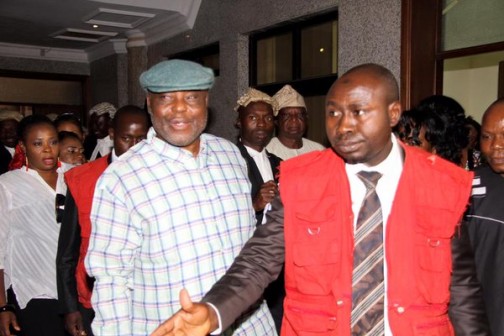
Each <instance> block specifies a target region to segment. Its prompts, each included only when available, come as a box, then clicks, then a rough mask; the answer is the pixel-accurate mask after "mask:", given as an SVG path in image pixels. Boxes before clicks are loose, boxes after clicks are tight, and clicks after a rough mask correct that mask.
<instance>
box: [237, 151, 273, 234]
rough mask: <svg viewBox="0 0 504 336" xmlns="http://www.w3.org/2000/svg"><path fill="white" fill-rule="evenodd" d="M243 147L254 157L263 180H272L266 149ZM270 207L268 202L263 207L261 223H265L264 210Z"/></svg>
mask: <svg viewBox="0 0 504 336" xmlns="http://www.w3.org/2000/svg"><path fill="white" fill-rule="evenodd" d="M244 147H245V149H246V150H247V152H248V153H249V155H250V156H251V157H252V159H254V162H255V164H256V165H257V168H258V169H259V172H260V173H261V177H262V179H263V181H264V182H268V181H272V180H274V178H273V170H272V169H271V163H270V161H269V160H268V155H267V154H266V149H265V148H263V150H262V151H260V152H258V151H256V150H255V149H253V148H250V147H248V146H245V145H244ZM270 209H271V204H270V203H268V204H266V206H265V207H264V210H263V217H262V223H261V224H264V223H266V212H268V210H270Z"/></svg>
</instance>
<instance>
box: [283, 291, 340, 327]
mask: <svg viewBox="0 0 504 336" xmlns="http://www.w3.org/2000/svg"><path fill="white" fill-rule="evenodd" d="M310 301H311V300H310ZM322 301H325V300H321V302H320V303H319V304H316V303H307V302H296V301H293V300H289V299H288V298H286V299H285V304H284V308H285V309H284V314H285V318H286V320H287V322H288V323H289V325H290V326H291V327H292V329H294V330H295V331H296V332H297V334H298V335H312V334H311V333H317V335H322V334H319V333H327V332H330V331H333V330H336V327H337V323H336V322H337V321H336V313H335V312H330V311H327V310H326V309H327V307H329V306H331V304H330V303H327V302H324V303H323V302H322ZM307 333H310V334H307ZM324 335H326V334H324Z"/></svg>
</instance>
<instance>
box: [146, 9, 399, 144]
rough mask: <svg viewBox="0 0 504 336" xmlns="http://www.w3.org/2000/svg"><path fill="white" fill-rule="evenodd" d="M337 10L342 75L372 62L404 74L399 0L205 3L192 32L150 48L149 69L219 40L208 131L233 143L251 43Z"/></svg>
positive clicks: (397, 74) (247, 71) (397, 73)
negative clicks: (266, 32)
mask: <svg viewBox="0 0 504 336" xmlns="http://www.w3.org/2000/svg"><path fill="white" fill-rule="evenodd" d="M336 8H338V12H339V13H338V17H339V23H338V25H339V28H338V29H339V37H338V39H339V46H338V48H339V54H338V62H339V64H338V70H339V72H340V73H342V72H344V71H346V70H348V69H350V68H351V67H353V66H355V65H358V64H361V63H367V62H374V63H379V64H382V65H384V66H386V67H388V68H389V69H391V71H392V72H393V73H394V75H395V76H396V77H397V78H398V79H399V75H400V56H401V50H400V38H401V1H400V0H319V1H305V0H290V1H280V0H273V1H272V0H256V1H248V0H220V1H203V2H202V4H201V7H200V10H199V13H198V17H197V19H196V23H195V26H194V27H193V29H192V30H190V31H188V32H186V33H183V34H180V35H178V36H176V37H174V38H171V39H169V40H165V41H162V42H160V43H158V44H156V45H151V46H149V48H148V64H149V66H150V65H153V64H155V63H157V62H159V61H161V60H163V59H164V58H165V57H166V56H169V55H172V54H176V53H179V52H181V51H185V50H190V49H194V48H197V47H201V46H205V45H208V44H211V43H214V42H217V41H219V43H220V76H219V77H218V78H217V79H216V82H215V85H214V87H213V88H212V90H211V92H210V108H211V123H210V124H209V127H208V132H211V133H213V134H216V135H219V136H222V137H225V138H228V139H230V140H234V139H235V137H236V134H237V130H236V129H235V128H234V122H235V120H236V114H235V112H234V111H233V107H234V106H235V104H236V100H237V98H238V97H239V96H240V95H241V94H242V92H243V91H244V90H245V89H246V88H247V87H248V85H249V77H248V76H249V59H248V55H249V52H248V51H249V50H248V49H249V39H248V35H249V34H250V33H251V32H256V31H260V30H263V29H267V28H269V27H273V26H275V25H279V24H282V23H285V22H289V21H291V20H296V19H298V18H302V17H306V16H309V15H316V14H319V13H323V12H326V11H329V10H334V9H336Z"/></svg>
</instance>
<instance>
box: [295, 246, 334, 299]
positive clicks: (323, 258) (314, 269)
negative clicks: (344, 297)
mask: <svg viewBox="0 0 504 336" xmlns="http://www.w3.org/2000/svg"><path fill="white" fill-rule="evenodd" d="M340 255H341V249H340V248H338V244H336V243H334V242H332V243H331V242H321V241H318V244H312V243H298V244H295V245H294V248H293V259H294V267H293V268H294V277H295V281H296V288H297V290H298V291H299V292H301V293H303V294H312V295H324V294H329V293H330V292H331V287H332V285H333V283H334V279H335V278H336V277H338V276H339V273H340V267H341V261H340Z"/></svg>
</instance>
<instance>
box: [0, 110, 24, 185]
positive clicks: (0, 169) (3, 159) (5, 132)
mask: <svg viewBox="0 0 504 336" xmlns="http://www.w3.org/2000/svg"><path fill="white" fill-rule="evenodd" d="M21 119H23V116H22V115H21V113H19V112H15V111H0V175H1V174H3V173H6V172H7V171H9V163H10V162H11V160H12V157H13V156H14V150H15V147H16V145H17V143H18V134H17V128H18V124H19V122H20V121H21Z"/></svg>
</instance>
